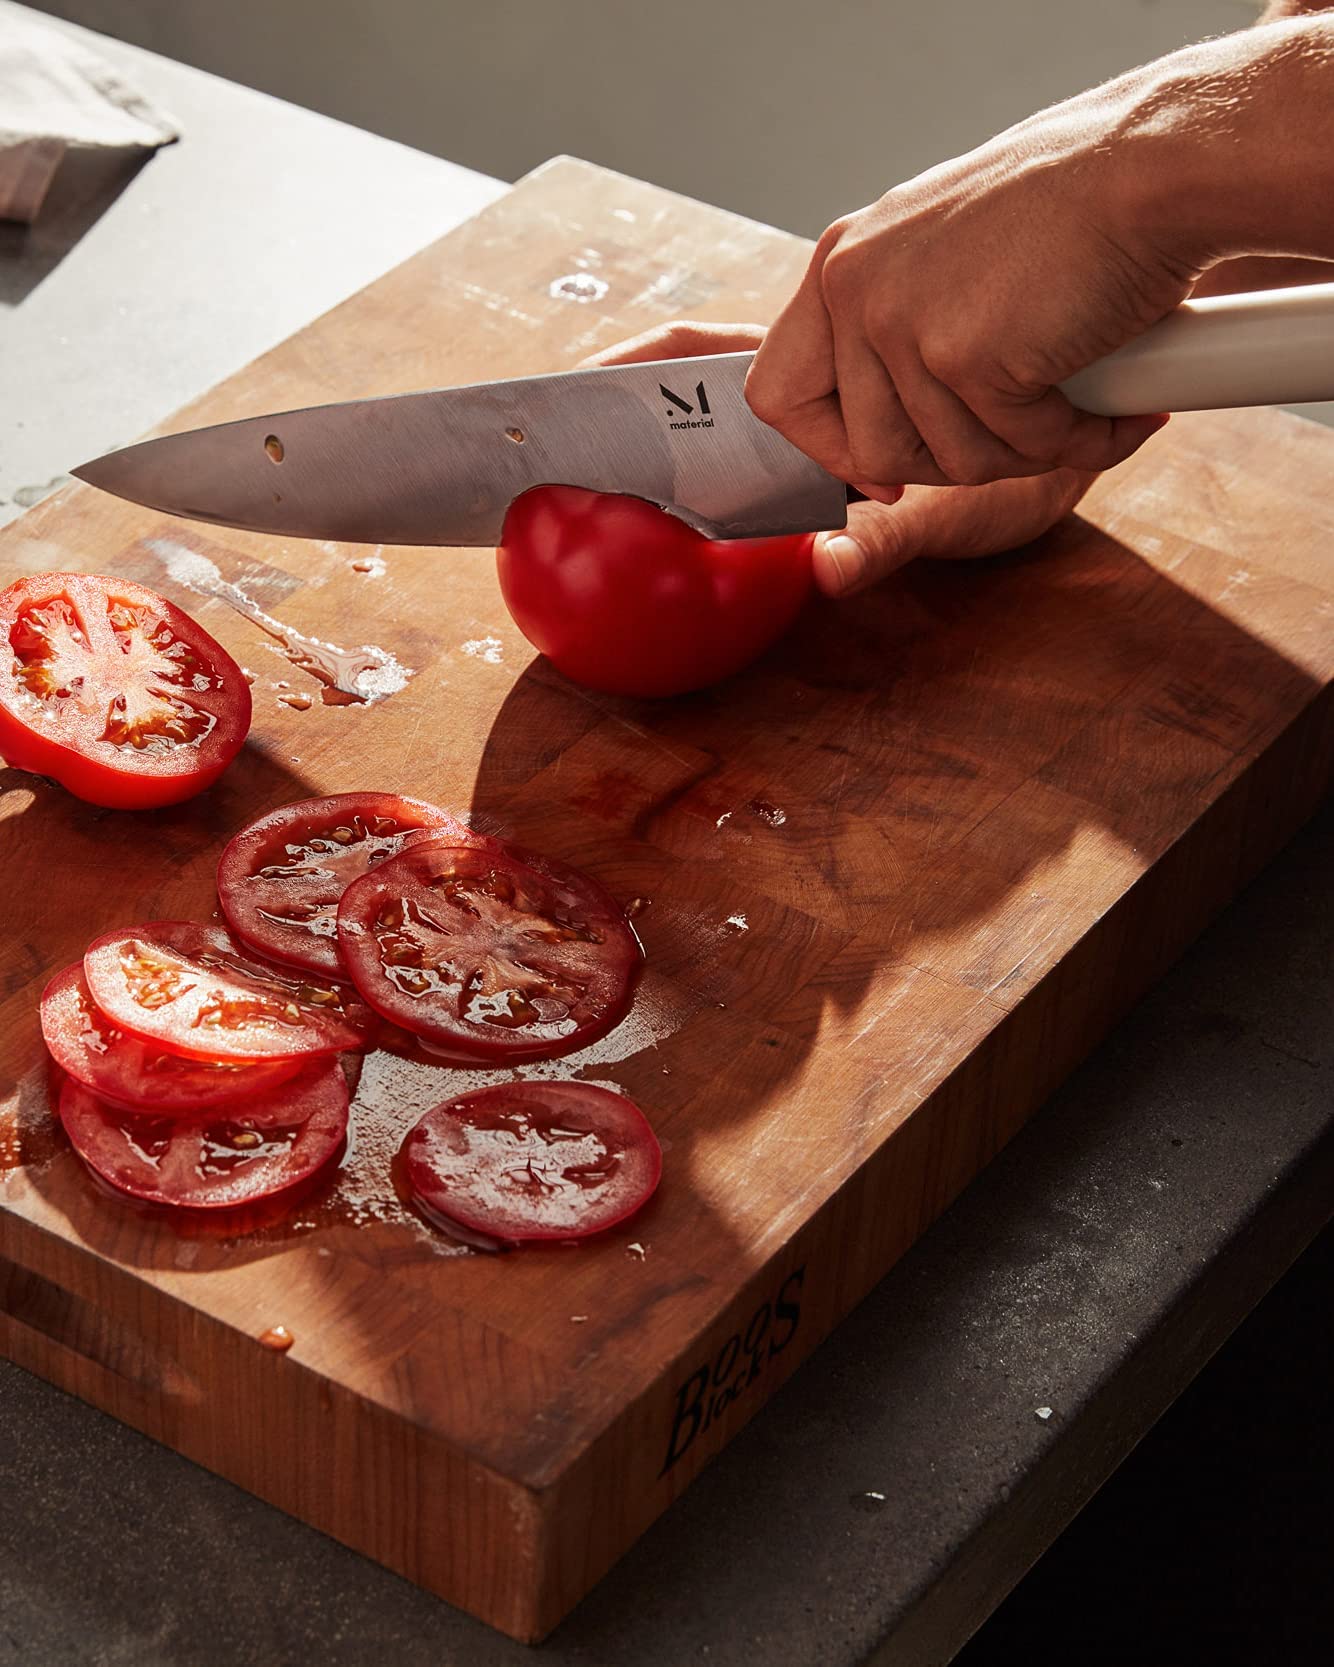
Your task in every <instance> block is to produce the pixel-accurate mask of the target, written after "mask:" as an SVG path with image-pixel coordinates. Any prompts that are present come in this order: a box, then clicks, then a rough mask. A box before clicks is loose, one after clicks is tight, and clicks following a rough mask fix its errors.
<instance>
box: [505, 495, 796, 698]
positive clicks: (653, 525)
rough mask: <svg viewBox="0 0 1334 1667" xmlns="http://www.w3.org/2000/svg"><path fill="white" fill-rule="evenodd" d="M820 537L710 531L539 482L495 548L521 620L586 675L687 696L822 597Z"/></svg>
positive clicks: (609, 684) (591, 682) (639, 505)
mask: <svg viewBox="0 0 1334 1667" xmlns="http://www.w3.org/2000/svg"><path fill="white" fill-rule="evenodd" d="M812 544H813V535H811V534H809V533H802V534H798V535H794V536H790V537H786V538H745V539H726V540H712V539H707V538H704V537H703V536H702V535H701V534H700V533H697V532H696V531H695V530H694V528H693V527H688V526H686V524H685V522H684V521H680V520H678V519H677V517H676V516H674V515H670V514H668V512H667V511H666V510H663V509H659V508H658V507H657V506H656V505H654V504H650V503H645V502H644V500H643V499H642V498H628V497H621V496H618V495H616V494H613V493H605V492H590V491H588V490H587V489H586V488H584V487H581V486H537V487H534V488H532V489H531V490H530V491H528V492H525V493H523V494H522V496H521V497H518V498H516V499H515V500H514V502H513V503H512V504H511V505H510V508H509V513H508V515H507V516H506V517H505V526H504V530H503V532H502V534H501V542H500V548H499V549H498V550H497V552H496V572H497V575H498V577H499V580H500V589H501V594H502V595H503V596H504V598H505V605H506V607H507V608H508V609H509V611H510V614H511V616H512V617H513V619H514V623H515V624H516V625H517V626H518V627H519V629H520V630H521V631H522V632H523V634H524V636H525V637H527V639H528V641H529V642H530V643H532V645H533V647H534V648H536V649H539V650H540V651H541V652H542V653H543V654H545V655H546V657H547V658H548V659H549V660H550V661H551V662H552V664H553V665H555V666H556V667H557V669H558V670H560V671H562V672H564V673H565V675H566V676H567V677H569V678H572V679H573V680H574V681H575V682H576V683H583V684H586V685H587V687H589V688H590V689H601V690H605V691H607V692H608V693H611V694H619V695H678V694H684V693H686V692H687V691H688V690H691V689H702V688H704V687H706V686H707V685H708V684H710V683H716V682H718V681H719V680H720V679H722V678H724V677H730V676H731V675H732V674H733V673H734V672H738V671H740V670H741V668H742V667H743V666H747V665H749V664H750V662H751V661H752V660H754V659H756V658H757V657H758V656H759V655H761V654H763V652H764V651H765V649H766V648H768V647H769V646H770V644H771V643H773V642H775V641H776V640H777V639H778V638H779V637H780V636H781V635H782V634H783V632H784V631H786V630H787V629H788V627H789V626H790V625H791V624H792V622H793V620H795V619H796V617H797V615H798V614H799V613H800V612H801V609H802V607H803V605H804V604H805V602H806V600H807V598H808V597H809V595H810V593H811V585H812V577H811V549H812Z"/></svg>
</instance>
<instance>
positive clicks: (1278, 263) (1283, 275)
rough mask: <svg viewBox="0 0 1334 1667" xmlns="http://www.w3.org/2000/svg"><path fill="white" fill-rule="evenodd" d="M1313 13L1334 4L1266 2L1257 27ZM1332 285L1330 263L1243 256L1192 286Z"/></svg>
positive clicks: (1210, 291) (1229, 290)
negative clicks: (1260, 24) (1259, 24)
mask: <svg viewBox="0 0 1334 1667" xmlns="http://www.w3.org/2000/svg"><path fill="white" fill-rule="evenodd" d="M1314 12H1334V0H1270V4H1269V5H1267V6H1266V7H1265V9H1264V13H1263V15H1262V16H1261V17H1260V18H1259V19H1258V20H1257V21H1258V22H1260V23H1279V22H1282V21H1284V20H1285V19H1289V18H1294V17H1309V16H1310V15H1311V14H1312V13H1314ZM1328 283H1334V263H1331V262H1329V261H1320V260H1303V259H1301V258H1299V257H1294V256H1285V255H1249V256H1246V255H1243V256H1241V257H1240V258H1239V259H1236V260H1225V261H1220V262H1219V263H1218V265H1217V266H1211V267H1210V268H1209V270H1208V271H1207V272H1206V273H1205V274H1204V276H1203V277H1202V278H1201V279H1200V281H1199V283H1197V284H1196V286H1195V288H1194V290H1193V292H1192V293H1193V294H1195V295H1233V294H1237V293H1239V292H1241V291H1246V290H1255V289H1284V288H1287V287H1289V286H1291V285H1294V284H1328Z"/></svg>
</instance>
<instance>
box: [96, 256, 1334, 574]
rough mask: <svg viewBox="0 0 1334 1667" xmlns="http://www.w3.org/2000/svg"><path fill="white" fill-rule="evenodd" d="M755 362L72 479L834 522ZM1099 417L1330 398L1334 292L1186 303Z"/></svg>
mask: <svg viewBox="0 0 1334 1667" xmlns="http://www.w3.org/2000/svg"><path fill="white" fill-rule="evenodd" d="M751 358H752V355H751V354H749V353H724V354H719V355H715V356H712V357H708V358H696V359H671V360H661V361H657V362H654V363H649V364H636V365H616V366H609V367H606V368H603V369H597V370H582V371H566V372H563V373H561V374H558V375H554V376H530V377H521V378H519V379H518V380H515V381H508V382H488V383H478V384H476V385H474V386H471V387H464V388H442V389H437V390H434V391H429V392H424V393H415V394H397V395H392V396H390V397H387V398H384V399H366V400H356V401H352V402H350V403H347V404H341V405H318V406H311V407H309V408H308V409H306V410H301V411H286V412H282V413H280V414H277V415H272V416H263V417H250V418H247V419H245V420H244V421H241V422H233V423H224V424H221V425H220V426H218V427H215V428H201V429H195V430H194V431H192V432H190V433H185V434H174V435H168V436H166V437H164V438H162V439H157V440H147V441H144V442H142V443H141V444H139V445H135V446H128V447H126V448H125V449H124V450H123V451H117V452H111V453H109V454H108V455H107V456H105V457H99V458H97V459H96V460H95V461H93V462H91V463H85V464H83V465H82V467H80V468H78V469H76V470H75V471H74V473H75V474H76V475H78V476H79V478H80V479H81V480H85V481H88V482H90V483H91V484H92V485H94V486H99V487H101V488H102V489H103V490H105V491H108V492H114V493H116V494H117V495H118V496H120V497H122V498H129V499H131V500H133V501H134V502H135V503H141V504H146V505H148V506H149V507H150V508H153V509H158V510H163V511H165V512H167V513H168V514H172V515H181V516H185V517H187V518H189V519H191V520H196V521H213V522H218V523H221V524H222V525H224V526H233V527H245V528H248V529H250V530H251V531H254V532H266V533H277V534H285V535H287V536H289V537H302V538H326V539H333V540H336V541H340V542H349V543H369V544H449V545H466V544H475V545H490V544H495V543H496V542H497V541H498V539H499V538H500V533H501V526H502V524H503V522H504V519H505V511H506V510H507V509H508V507H509V505H510V504H511V503H512V502H513V500H514V499H515V498H517V497H518V496H519V494H520V493H521V492H524V491H526V490H527V488H528V487H530V486H536V485H541V484H545V483H552V482H562V483H565V484H569V485H575V486H586V487H591V488H592V489H593V490H595V491H599V492H627V493H631V494H633V495H634V496H636V497H641V498H647V499H649V500H650V501H651V502H653V503H658V504H661V505H663V506H664V508H666V509H669V510H671V511H672V512H673V513H674V514H676V515H678V516H680V517H681V519H682V520H684V521H686V522H688V523H689V524H690V525H691V526H693V527H695V528H697V529H698V530H699V531H700V532H703V533H705V534H707V535H708V536H710V537H713V538H758V537H766V536H769V535H772V534H777V533H787V532H805V531H813V530H816V529H820V528H827V527H841V526H842V525H843V524H844V521H845V520H846V510H847V492H846V488H845V487H844V486H843V484H842V482H840V481H838V480H835V479H834V478H833V477H832V476H831V475H828V474H826V473H825V472H824V470H823V469H821V468H819V467H818V466H817V465H816V464H814V463H812V462H811V461H810V459H809V458H807V457H805V456H804V455H803V454H802V453H801V452H799V451H798V450H797V449H796V448H795V447H794V446H792V445H790V444H789V443H788V442H787V441H786V440H785V439H783V437H782V436H781V435H780V434H779V433H778V432H777V431H776V430H775V429H773V428H770V427H768V426H767V425H766V424H765V423H762V422H760V421H759V419H758V418H757V417H755V416H754V415H752V413H751V411H750V408H749V407H748V406H747V404H746V402H745V398H744V394H743V387H744V383H745V378H746V372H747V370H748V369H749V368H750V363H751ZM1062 387H1063V389H1064V391H1065V393H1066V394H1067V395H1068V396H1069V397H1070V399H1071V400H1072V401H1073V402H1074V403H1075V404H1076V405H1077V406H1079V407H1080V408H1081V409H1083V410H1085V411H1092V412H1095V413H1098V414H1100V415H1103V416H1121V415H1127V416H1128V415H1134V414H1137V413H1141V412H1155V411H1186V410H1212V409H1218V408H1221V407H1225V406H1235V405H1271V404H1273V405H1289V404H1296V403H1301V402H1305V401H1308V400H1321V399H1331V398H1334V284H1320V285H1310V286H1307V287H1303V288H1300V289H1288V290H1269V291H1261V292H1258V293H1256V294H1249V295H1225V296H1214V297H1209V298H1207V299H1204V300H1200V301H1191V302H1187V303H1185V304H1184V305H1183V306H1181V307H1179V308H1177V310H1176V311H1175V312H1174V313H1171V314H1169V316H1168V317H1167V318H1165V319H1163V320H1161V321H1160V322H1159V323H1158V324H1155V325H1153V326H1152V327H1151V328H1150V329H1148V330H1146V331H1145V332H1144V333H1143V334H1142V335H1141V336H1139V337H1137V338H1136V339H1135V340H1134V341H1132V342H1131V343H1129V344H1128V345H1127V346H1126V347H1123V348H1121V349H1119V350H1118V351H1117V352H1116V353H1112V354H1110V355H1108V357H1107V358H1105V359H1100V360H1098V361H1097V363H1096V364H1093V365H1090V366H1088V367H1087V368H1086V369H1084V370H1082V371H1080V372H1079V373H1078V374H1077V375H1076V376H1073V377H1071V378H1070V379H1069V380H1068V381H1067V382H1065V383H1063V384H1062Z"/></svg>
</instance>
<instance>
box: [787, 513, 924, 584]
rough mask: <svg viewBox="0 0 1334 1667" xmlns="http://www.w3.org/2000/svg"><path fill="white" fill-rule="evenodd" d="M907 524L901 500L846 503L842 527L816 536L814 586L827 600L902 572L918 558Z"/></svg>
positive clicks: (909, 519) (908, 518)
mask: <svg viewBox="0 0 1334 1667" xmlns="http://www.w3.org/2000/svg"><path fill="white" fill-rule="evenodd" d="M909 497H911V494H909ZM912 521H913V515H912V508H911V504H904V503H903V502H902V501H901V502H900V503H898V504H892V505H890V504H878V503H864V504H849V505H848V524H847V527H846V528H844V529H840V530H839V531H837V532H828V533H817V534H816V535H815V547H814V550H813V552H812V560H813V563H814V567H815V582H816V584H817V585H819V587H820V589H821V590H822V591H823V592H824V593H825V595H826V596H851V595H852V594H853V593H854V592H855V591H859V590H865V589H866V587H867V586H868V585H873V584H875V583H876V582H877V580H879V579H883V578H884V577H885V576H886V574H889V573H892V572H893V571H894V570H895V568H897V567H902V566H903V565H904V564H905V563H906V562H909V561H911V560H912V558H913V557H914V556H915V555H916V554H917V550H916V548H915V545H914V540H913V537H912Z"/></svg>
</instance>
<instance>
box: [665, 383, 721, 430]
mask: <svg viewBox="0 0 1334 1667" xmlns="http://www.w3.org/2000/svg"><path fill="white" fill-rule="evenodd" d="M658 392H659V393H660V394H661V395H662V397H663V398H664V399H665V400H667V401H669V403H668V406H667V415H668V417H669V418H670V419H671V421H670V422H669V423H668V425H667V426H668V427H669V428H712V427H713V416H712V413H711V412H710V410H709V396H708V395H707V394H706V393H705V392H704V384H703V383H702V382H696V384H695V403H694V404H693V405H692V404H691V403H690V401H689V400H688V399H682V398H681V396H680V394H674V393H673V392H672V390H671V389H670V388H669V387H668V386H667V384H666V383H665V382H659V383H658ZM696 411H698V412H699V415H698V416H696V415H695V412H696Z"/></svg>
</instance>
